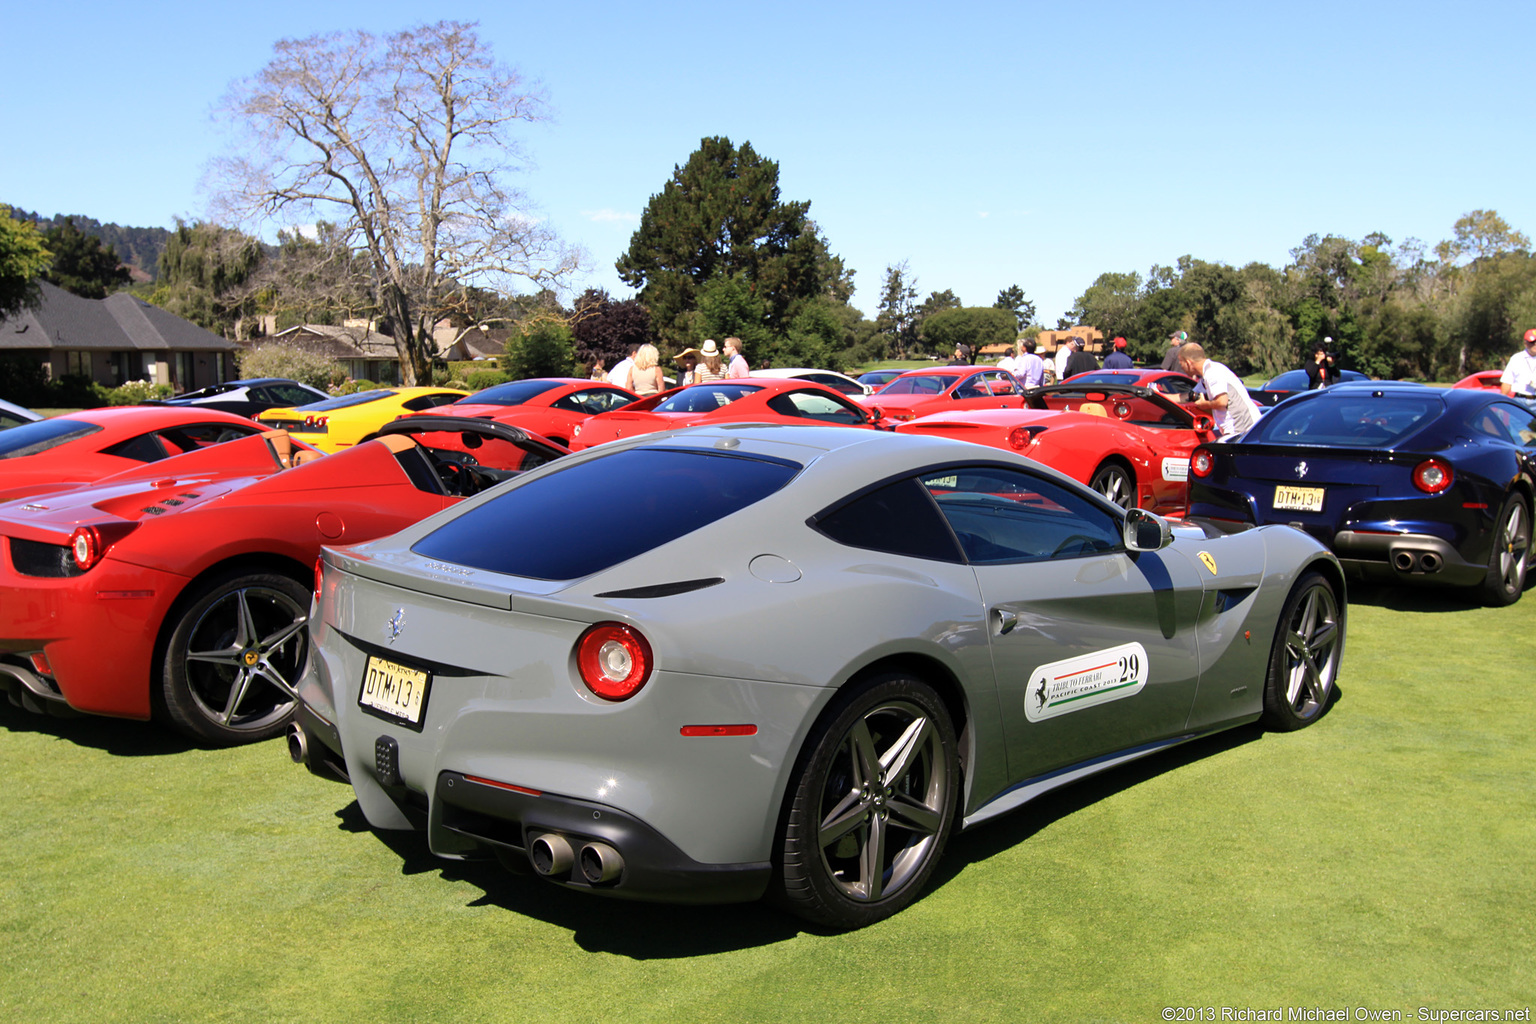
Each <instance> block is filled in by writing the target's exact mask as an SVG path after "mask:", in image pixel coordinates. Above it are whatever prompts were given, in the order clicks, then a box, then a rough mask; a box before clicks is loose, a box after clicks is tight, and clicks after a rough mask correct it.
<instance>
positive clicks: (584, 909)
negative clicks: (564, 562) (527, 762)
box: [336, 687, 1340, 960]
mask: <svg viewBox="0 0 1536 1024" xmlns="http://www.w3.org/2000/svg"><path fill="white" fill-rule="evenodd" d="M1339 696H1340V694H1339V690H1338V688H1337V687H1335V689H1334V695H1333V699H1332V701H1331V702H1330V709H1331V706H1332V704H1333V703H1336V702H1337V701H1338V699H1339ZM1264 734H1265V732H1264V730H1263V729H1262V728H1261V727H1260V726H1259V725H1257V724H1252V725H1246V726H1241V727H1239V728H1236V729H1229V730H1226V731H1224V732H1220V733H1217V734H1215V735H1213V736H1207V737H1204V738H1202V739H1199V740H1194V741H1192V742H1189V743H1186V744H1183V745H1182V746H1179V747H1174V748H1171V749H1169V750H1165V751H1162V752H1160V753H1157V754H1154V755H1151V756H1149V757H1146V758H1143V759H1142V760H1140V761H1133V762H1131V763H1130V764H1126V765H1121V766H1119V767H1117V768H1114V769H1112V770H1109V771H1106V772H1104V773H1103V774H1102V775H1097V776H1093V777H1091V778H1088V779H1085V780H1083V781H1081V782H1078V783H1074V784H1072V785H1069V786H1066V787H1064V788H1062V789H1060V790H1056V791H1054V792H1051V793H1047V794H1045V795H1044V796H1041V797H1039V798H1037V799H1035V800H1034V801H1032V802H1030V803H1028V804H1026V805H1025V806H1024V807H1022V808H1020V809H1019V810H1017V811H1015V812H1013V813H1011V814H1007V815H1004V816H1003V817H1001V818H998V819H997V820H995V821H992V822H988V823H987V824H985V825H983V826H980V827H978V828H976V829H973V830H971V831H969V832H965V833H960V834H957V835H955V836H953V837H952V838H951V839H950V842H949V846H948V848H947V849H946V850H945V852H944V856H943V858H942V859H941V860H940V862H939V865H938V868H937V870H936V871H935V872H934V875H933V877H932V878H931V879H930V880H929V881H928V884H927V885H926V886H925V887H924V892H923V893H922V894H920V895H919V896H918V900H919V901H921V900H923V899H926V898H927V897H928V896H929V895H930V894H931V893H933V892H934V891H936V890H937V889H939V888H940V887H941V886H943V885H946V884H947V883H949V882H950V881H951V880H953V879H954V878H955V877H956V876H958V875H959V874H960V873H961V872H962V871H964V870H965V868H966V867H967V866H968V865H971V864H974V863H977V862H979V861H984V860H987V859H989V858H991V857H994V856H996V855H998V854H1000V853H1003V852H1004V851H1006V850H1009V849H1012V848H1013V847H1015V846H1018V845H1019V844H1020V843H1022V842H1024V841H1025V840H1027V839H1029V838H1031V837H1032V836H1034V835H1035V834H1036V833H1038V832H1040V831H1041V830H1043V829H1045V828H1047V827H1049V826H1050V825H1051V824H1053V823H1055V822H1057V821H1059V820H1061V819H1063V818H1065V817H1067V816H1069V815H1071V814H1074V813H1076V812H1078V811H1081V810H1082V809H1084V808H1086V807H1089V806H1092V805H1093V804H1095V803H1097V802H1098V801H1100V800H1103V799H1104V798H1106V797H1110V796H1114V795H1115V794H1117V793H1120V792H1122V791H1124V790H1126V789H1129V788H1130V787H1132V786H1135V785H1138V784H1140V783H1142V782H1145V781H1147V780H1148V779H1153V778H1156V777H1157V776H1159V775H1162V774H1163V773H1165V772H1169V771H1173V770H1175V769H1177V768H1181V767H1184V766H1185V765H1188V764H1192V763H1194V762H1197V761H1201V760H1204V759H1205V758H1207V757H1212V756H1214V755H1218V754H1222V753H1225V752H1227V751H1229V750H1233V749H1235V748H1237V747H1240V746H1243V745H1245V744H1248V743H1252V742H1254V741H1255V740H1258V739H1259V738H1261V737H1262V736H1263V735H1264ZM336 818H337V821H338V826H339V827H340V828H341V829H343V830H345V831H347V832H355V833H372V834H373V836H374V837H375V838H376V839H378V841H379V842H381V843H383V844H384V845H385V846H386V847H388V848H389V849H390V850H391V851H392V852H394V853H395V854H396V855H397V856H398V857H399V858H400V860H401V872H402V873H403V874H407V875H414V874H422V873H432V872H435V873H437V874H439V875H441V876H442V877H443V878H444V879H446V880H449V881H463V882H468V883H469V884H471V885H474V886H476V887H478V888H479V889H481V890H482V891H483V893H484V896H483V897H481V898H480V899H477V900H475V901H474V902H473V903H472V904H471V905H472V906H487V905H489V906H495V907H499V908H501V909H503V910H507V911H510V912H512V913H517V914H523V915H526V916H528V917H532V918H535V919H537V920H540V921H544V922H546V923H549V924H553V925H556V926H557V927H562V928H568V929H570V931H571V933H572V938H573V939H574V941H575V942H576V944H577V945H578V946H580V947H581V948H582V949H584V950H587V951H588V952H594V953H596V952H601V953H612V954H615V955H618V956H626V957H630V958H633V959H636V960H666V959H675V958H679V957H690V956H698V955H701V954H708V953H720V952H727V951H732V950H739V949H749V948H754V947H757V946H764V945H768V944H770V943H774V942H782V941H785V940H787V939H791V938H794V937H795V936H796V935H798V934H801V933H811V934H828V932H826V931H824V930H822V929H820V928H817V927H814V926H811V925H809V924H807V923H806V922H804V921H802V920H800V919H798V918H796V917H793V916H791V915H789V914H787V913H785V912H782V911H780V910H778V909H776V908H775V907H773V906H771V905H770V904H768V903H766V902H760V903H747V904H734V905H727V906H678V905H669V904H661V903H644V902H634V901H630V900H619V899H612V898H608V897H603V896H596V895H592V894H589V893H583V892H577V891H573V890H569V889H564V888H561V887H559V886H556V885H553V884H550V883H548V882H545V881H543V880H542V879H540V878H538V877H536V876H534V875H531V874H529V875H518V874H513V873H511V872H509V871H508V870H507V869H506V868H504V867H502V866H501V865H500V864H498V863H497V862H495V861H448V860H443V859H441V858H438V857H434V856H433V855H432V854H431V853H430V852H429V851H428V849H427V841H426V834H425V833H424V832H394V831H384V830H376V829H373V828H372V827H371V826H369V825H368V823H367V821H366V819H365V818H364V817H363V813H362V810H361V808H360V807H359V806H358V805H357V803H356V802H355V801H353V802H352V803H349V804H348V805H347V806H346V807H343V808H341V809H340V810H338V811H337V812H336ZM1176 824H1177V823H1175V822H1170V823H1169V827H1170V828H1171V827H1175V825H1176Z"/></svg>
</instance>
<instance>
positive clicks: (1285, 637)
mask: <svg viewBox="0 0 1536 1024" xmlns="http://www.w3.org/2000/svg"><path fill="white" fill-rule="evenodd" d="M1343 653H1344V621H1343V616H1342V615H1341V614H1340V611H1339V599H1338V595H1337V593H1336V592H1335V591H1334V588H1333V584H1332V583H1330V582H1329V581H1328V580H1327V579H1326V578H1325V577H1323V576H1322V575H1321V574H1319V573H1315V572H1309V573H1307V574H1306V575H1304V576H1303V577H1302V578H1301V579H1300V580H1298V581H1297V583H1296V585H1295V586H1294V587H1292V588H1291V593H1290V596H1288V597H1287V598H1286V599H1285V610H1284V611H1283V612H1282V613H1281V615H1280V622H1279V625H1278V627H1277V628H1276V631H1275V642H1274V646H1273V647H1272V648H1271V650H1270V655H1269V673H1268V675H1267V676H1266V677H1265V680H1264V724H1265V725H1266V726H1267V727H1269V728H1271V729H1276V730H1282V731H1290V730H1292V729H1301V728H1305V727H1306V726H1308V725H1311V724H1312V723H1313V722H1315V721H1316V720H1317V719H1318V717H1319V716H1320V715H1322V713H1323V712H1324V711H1326V710H1327V709H1328V702H1329V700H1330V699H1332V697H1333V684H1334V677H1335V676H1337V675H1338V671H1339V659H1340V657H1341V656H1342V655H1343Z"/></svg>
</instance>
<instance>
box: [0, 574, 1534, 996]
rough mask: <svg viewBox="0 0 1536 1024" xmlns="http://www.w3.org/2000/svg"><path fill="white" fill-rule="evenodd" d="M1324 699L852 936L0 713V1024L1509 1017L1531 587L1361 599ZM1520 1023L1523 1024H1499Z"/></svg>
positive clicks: (1125, 783)
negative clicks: (699, 904)
mask: <svg viewBox="0 0 1536 1024" xmlns="http://www.w3.org/2000/svg"><path fill="white" fill-rule="evenodd" d="M1352 596H1353V597H1354V598H1355V603H1353V604H1352V605H1351V607H1350V634H1349V640H1348V647H1347V650H1346V652H1345V658H1344V667H1343V672H1342V675H1341V677H1340V698H1339V700H1338V702H1337V703H1336V704H1335V705H1334V707H1333V708H1332V709H1331V711H1330V712H1329V713H1328V714H1327V715H1326V716H1325V717H1324V718H1323V719H1322V720H1321V721H1320V722H1319V723H1318V724H1317V725H1315V726H1314V727H1312V728H1310V729H1307V730H1305V731H1302V732H1300V733H1294V734H1289V735H1281V734H1265V733H1261V732H1259V731H1257V730H1256V729H1245V730H1239V731H1236V732H1233V733H1229V734H1226V735H1224V736H1218V737H1215V738H1212V739H1208V740H1205V741H1202V742H1199V743H1195V744H1190V745H1188V746H1186V747H1183V748H1180V749H1177V750H1174V751H1171V752H1168V753H1165V754H1162V755H1159V756H1157V757H1155V758H1151V759H1148V760H1146V761H1143V762H1140V763H1138V764H1134V765H1131V766H1128V767H1126V768H1123V769H1119V770H1117V771H1115V772H1112V773H1110V774H1108V775H1105V776H1101V777H1099V778H1098V779H1095V780H1091V781H1089V782H1086V783H1083V784H1080V785H1078V786H1076V787H1074V788H1071V789H1068V790H1064V791H1060V792H1058V793H1056V794H1053V795H1050V796H1048V797H1045V798H1043V799H1042V800H1040V801H1037V802H1036V803H1035V804H1033V805H1031V806H1030V807H1027V808H1025V809H1024V810H1022V811H1020V812H1018V813H1016V814H1014V815H1013V816H1011V817H1008V818H1004V819H1002V820H1001V821H998V822H996V823H994V824H992V825H990V826H985V827H983V828H981V829H978V830H976V831H973V832H970V833H966V834H964V835H961V836H959V837H957V838H956V840H955V841H954V842H952V843H951V845H950V848H949V851H948V854H947V856H946V859H945V861H944V863H943V864H942V865H941V867H940V871H939V874H938V877H937V878H936V879H935V882H934V884H933V885H932V886H931V887H930V889H929V891H928V893H927V895H926V896H925V897H924V898H922V899H920V900H919V901H918V902H917V903H916V904H915V905H914V906H912V907H911V908H909V909H908V910H906V911H905V912H903V913H901V914H899V915H897V916H896V917H895V918H893V919H891V920H888V921H886V922H883V923H881V924H879V925H876V926H874V927H872V928H868V929H865V930H864V931H860V932H855V933H851V934H844V935H826V934H816V933H812V932H808V931H806V930H804V929H803V928H802V927H801V926H800V925H799V923H798V922H797V921H796V920H794V919H792V918H788V917H785V916H782V915H780V914H779V913H777V912H775V911H773V910H770V909H768V908H767V907H764V906H758V905H748V906H737V907H706V908H677V907H666V906H654V905H644V904H632V903H622V902H617V901H609V900H602V899H596V898H589V897H582V896H580V895H577V894H572V893H567V892H564V891H561V890H557V889H555V888H553V887H551V886H549V885H546V884H543V883H541V882H538V881H537V880H535V879H530V878H516V877H513V876H510V875H506V874H504V873H502V872H501V871H500V870H499V869H497V868H495V867H493V866H490V865H482V864H455V863H450V862H446V861H441V860H437V859H435V858H433V857H432V856H430V855H429V854H428V853H427V850H426V847H425V843H424V841H423V840H422V839H421V838H420V837H419V836H418V835H415V834H409V833H407V834H380V833H374V832H371V831H369V830H368V828H367V827H366V826H365V825H364V823H363V819H362V815H361V813H360V812H359V810H358V808H357V806H356V804H355V803H354V802H353V800H352V796H351V790H350V789H348V788H346V787H343V786H340V785H335V784H330V783H326V782H324V781H322V780H319V779H316V778H314V777H313V776H311V775H309V774H308V773H307V772H305V771H304V770H303V769H301V768H298V767H296V766H294V765H292V764H291V763H289V762H288V759H287V757H286V755H285V752H284V747H283V745H282V743H281V742H280V741H275V740H274V741H271V742H268V743H264V744H260V745H257V746H254V747H247V748H243V749H239V750H232V751H210V750H200V749H196V748H193V747H189V746H187V745H185V744H183V743H182V742H180V741H179V740H177V739H175V738H172V737H170V736H169V735H168V734H165V733H162V732H160V731H157V730H155V729H153V728H152V727H149V726H146V725H141V724H137V723H130V722H117V721H108V720H91V719H78V720H70V721H64V720H58V719H51V718H41V717H37V716H33V715H29V714H26V713H24V712H22V711H20V710H18V709H15V708H12V707H11V706H9V705H8V704H4V703H3V702H0V766H3V769H4V779H5V793H6V799H5V800H4V801H3V803H0V837H3V838H0V1020H4V1021H16V1022H29V1024H30V1022H40V1021H90V1022H105V1021H135V1022H137V1021H219V1020H229V1021H265V1020H295V1021H298V1020H306V1021H307V1020H320V1021H355V1020H369V1021H413V1022H414V1021H454V1022H458V1021H513V1020H517V1021H521V1020H540V1019H544V1020H548V1019H555V1018H558V1019H561V1020H576V1021H589V1020H590V1021H610V1020H623V1021H673V1020H683V1021H690V1020H709V1021H714V1020H718V1021H733V1022H734V1021H759V1020H761V1021H803V1020H824V1021H829V1022H842V1021H971V1020H1005V1021H1057V1020H1060V1021H1137V1022H1152V1021H1159V1020H1163V1019H1164V1017H1163V1015H1162V1009H1163V1007H1165V1006H1189V1007H1215V1008H1217V1011H1218V1012H1219V1011H1220V1008H1221V1007H1223V1006H1227V1007H1234V1008H1243V1007H1252V1008H1258V1009H1273V1008H1276V1007H1292V1006H1299V1007H1324V1008H1334V1009H1337V1008H1344V1007H1347V1008H1349V1009H1350V1011H1351V1012H1353V1010H1354V1008H1356V1007H1366V1008H1371V1009H1377V1010H1397V1011H1401V1012H1402V1014H1403V1018H1402V1019H1406V1020H1415V1019H1418V1018H1417V1017H1416V1014H1417V1012H1418V1008H1419V1007H1421V1006H1425V1007H1430V1008H1467V1007H1474V1008H1497V1009H1503V1008H1519V1007H1525V1006H1528V1005H1530V1004H1531V1003H1532V1002H1533V1001H1536V966H1533V965H1536V786H1533V780H1536V754H1533V744H1532V737H1533V734H1536V704H1533V701H1532V689H1533V687H1532V683H1533V680H1536V628H1533V627H1536V592H1533V593H1531V594H1527V595H1526V598H1525V600H1524V601H1522V602H1521V603H1520V604H1518V605H1516V606H1514V607H1513V608H1506V609H1485V608H1472V607H1468V606H1466V605H1464V604H1462V603H1460V602H1458V601H1455V600H1452V599H1447V598H1444V597H1442V596H1440V595H1437V594H1435V593H1433V592H1396V591H1387V590H1371V591H1364V590H1362V591H1360V592H1358V593H1356V594H1354V595H1352ZM1527 1019H1528V1018H1527Z"/></svg>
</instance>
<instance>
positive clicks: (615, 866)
mask: <svg viewBox="0 0 1536 1024" xmlns="http://www.w3.org/2000/svg"><path fill="white" fill-rule="evenodd" d="M623 873H624V858H623V857H620V856H619V851H618V850H615V849H614V848H613V847H611V846H609V845H608V844H607V843H588V844H587V845H586V846H583V847H582V848H581V876H582V877H583V878H585V879H586V880H587V881H588V882H591V883H592V884H593V885H606V884H608V883H609V882H612V881H614V880H615V879H617V878H618V877H619V876H620V875H622V874H623Z"/></svg>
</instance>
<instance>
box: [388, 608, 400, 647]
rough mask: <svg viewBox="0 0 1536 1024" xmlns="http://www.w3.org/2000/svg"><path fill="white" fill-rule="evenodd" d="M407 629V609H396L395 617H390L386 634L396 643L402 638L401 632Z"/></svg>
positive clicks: (391, 641) (390, 640)
mask: <svg viewBox="0 0 1536 1024" xmlns="http://www.w3.org/2000/svg"><path fill="white" fill-rule="evenodd" d="M404 630H405V609H404V608H397V609H395V616H394V618H392V619H390V620H389V622H388V623H387V624H386V625H385V627H384V635H385V636H387V637H389V642H390V643H394V642H395V641H396V640H398V639H400V634H401V633H402V632H404Z"/></svg>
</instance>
